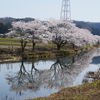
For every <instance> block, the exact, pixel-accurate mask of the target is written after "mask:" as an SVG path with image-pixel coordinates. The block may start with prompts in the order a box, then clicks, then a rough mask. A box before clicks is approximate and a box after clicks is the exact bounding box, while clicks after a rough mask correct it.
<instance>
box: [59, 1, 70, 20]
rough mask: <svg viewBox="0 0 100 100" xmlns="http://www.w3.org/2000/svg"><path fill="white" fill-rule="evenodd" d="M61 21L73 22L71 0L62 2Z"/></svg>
mask: <svg viewBox="0 0 100 100" xmlns="http://www.w3.org/2000/svg"><path fill="white" fill-rule="evenodd" d="M60 19H61V20H66V21H71V10H70V0H62V7H61V15H60Z"/></svg>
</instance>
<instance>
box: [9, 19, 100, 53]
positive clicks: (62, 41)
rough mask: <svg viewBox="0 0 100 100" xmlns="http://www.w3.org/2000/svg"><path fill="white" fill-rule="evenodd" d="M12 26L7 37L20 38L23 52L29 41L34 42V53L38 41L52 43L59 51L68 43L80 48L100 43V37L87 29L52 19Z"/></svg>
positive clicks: (17, 23) (16, 23) (21, 22)
mask: <svg viewBox="0 0 100 100" xmlns="http://www.w3.org/2000/svg"><path fill="white" fill-rule="evenodd" d="M12 26H13V28H12V29H11V31H10V32H9V33H7V37H9V38H11V37H13V38H19V39H20V43H21V48H22V52H24V49H25V46H26V44H27V42H28V40H31V41H32V46H33V51H34V47H35V44H36V42H37V41H36V40H44V41H45V40H47V41H52V42H53V43H54V44H56V46H57V49H58V50H60V48H61V47H63V46H65V45H66V44H67V43H71V44H72V45H73V46H78V47H81V46H86V45H93V44H97V43H100V36H97V35H93V34H91V32H90V31H89V30H87V29H80V28H78V27H76V26H75V24H73V23H71V22H68V21H62V20H55V19H50V20H49V21H44V22H43V21H40V20H37V19H36V20H34V21H29V22H23V21H18V22H13V23H12Z"/></svg>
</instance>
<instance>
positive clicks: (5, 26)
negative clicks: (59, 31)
mask: <svg viewBox="0 0 100 100" xmlns="http://www.w3.org/2000/svg"><path fill="white" fill-rule="evenodd" d="M20 20H21V21H25V22H28V21H33V20H34V18H11V17H5V18H0V34H4V33H7V32H8V31H9V29H10V28H11V27H12V26H11V23H12V22H14V21H20ZM73 22H74V23H75V24H76V26H77V27H79V28H84V29H88V30H90V31H91V33H92V34H93V35H100V23H93V22H84V21H73Z"/></svg>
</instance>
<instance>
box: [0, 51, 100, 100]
mask: <svg viewBox="0 0 100 100" xmlns="http://www.w3.org/2000/svg"><path fill="white" fill-rule="evenodd" d="M99 68H100V49H95V50H91V51H88V52H86V53H83V54H80V55H77V56H75V57H70V58H57V59H52V60H39V61H32V62H23V61H22V62H17V63H4V64H0V80H1V81H0V100H24V99H27V98H30V99H31V98H35V97H44V96H49V95H50V94H51V93H54V92H57V91H59V90H60V89H62V88H64V87H72V86H76V85H81V84H82V82H83V79H84V77H85V75H86V73H87V72H89V71H97V70H99Z"/></svg>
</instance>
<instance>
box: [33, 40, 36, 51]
mask: <svg viewBox="0 0 100 100" xmlns="http://www.w3.org/2000/svg"><path fill="white" fill-rule="evenodd" d="M35 44H36V43H35V42H34V40H33V41H32V51H34V49H35Z"/></svg>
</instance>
